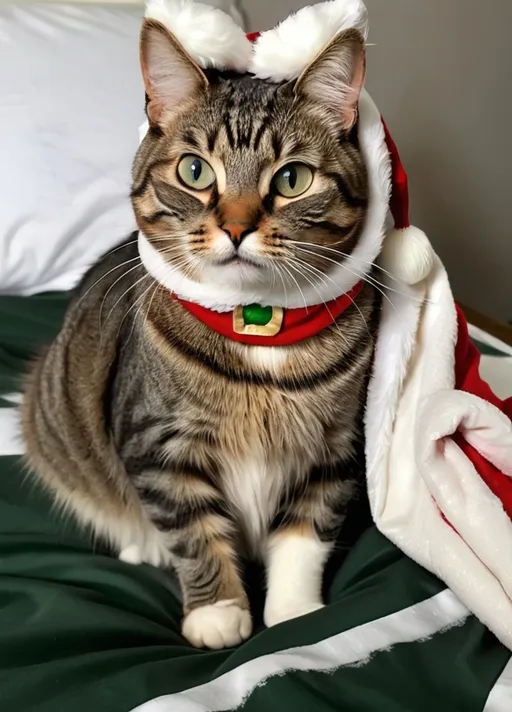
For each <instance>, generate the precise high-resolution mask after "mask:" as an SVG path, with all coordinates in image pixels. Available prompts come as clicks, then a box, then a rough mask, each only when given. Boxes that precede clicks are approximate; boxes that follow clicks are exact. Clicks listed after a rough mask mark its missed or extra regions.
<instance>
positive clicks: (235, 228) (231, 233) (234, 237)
mask: <svg viewBox="0 0 512 712" xmlns="http://www.w3.org/2000/svg"><path fill="white" fill-rule="evenodd" d="M221 229H222V230H224V232H225V233H226V235H227V236H228V237H229V239H230V240H231V242H232V243H233V245H234V246H235V247H236V248H238V247H240V245H241V244H242V241H243V240H244V239H245V238H246V237H247V235H250V234H251V232H254V231H255V230H256V226H255V225H250V224H248V223H246V222H225V223H224V224H223V225H221Z"/></svg>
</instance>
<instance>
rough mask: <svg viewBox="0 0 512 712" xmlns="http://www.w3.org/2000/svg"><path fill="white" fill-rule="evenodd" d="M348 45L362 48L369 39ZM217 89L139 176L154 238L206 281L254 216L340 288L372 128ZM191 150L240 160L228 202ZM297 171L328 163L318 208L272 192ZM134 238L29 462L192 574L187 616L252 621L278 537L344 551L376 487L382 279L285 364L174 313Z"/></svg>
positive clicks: (48, 379)
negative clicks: (235, 231) (375, 394)
mask: <svg viewBox="0 0 512 712" xmlns="http://www.w3.org/2000/svg"><path fill="white" fill-rule="evenodd" d="M151 29H152V30H153V31H158V32H161V28H159V27H158V26H157V25H156V24H155V23H149V24H147V25H146V27H145V30H144V31H145V32H149V31H150V30H151ZM148 41H149V40H148ZM347 42H348V43H349V44H350V43H354V42H356V43H357V42H359V43H360V42H362V40H358V38H357V37H355V35H354V34H353V33H352V34H349V35H348V38H345V44H347ZM359 46H360V45H358V47H359ZM178 50H179V48H178ZM179 51H181V50H179ZM328 51H332V49H329V50H328ZM317 62H318V60H317ZM194 71H195V70H194ZM198 71H199V70H198ZM208 79H209V85H208V87H207V89H203V90H202V93H200V94H198V95H197V96H194V97H193V98H191V99H190V101H189V102H188V103H187V102H185V103H184V107H185V108H184V109H183V110H181V111H179V112H174V113H172V112H171V113H169V114H168V115H166V116H165V120H164V119H162V115H161V111H160V113H158V112H156V114H157V116H158V117H159V118H158V121H153V123H152V127H151V130H150V132H149V134H148V137H147V138H146V140H145V141H144V142H143V144H142V146H141V148H140V151H139V152H138V155H137V158H136V160H135V165H134V189H133V203H134V209H135V213H136V216H137V220H138V223H139V227H140V228H141V229H142V230H143V231H144V233H145V234H146V236H147V237H148V238H149V239H150V240H152V241H153V244H154V246H155V247H156V248H157V249H159V250H161V252H162V254H163V255H164V257H165V258H166V259H168V260H169V262H170V263H171V264H181V265H182V269H184V270H187V271H188V276H189V277H191V278H195V279H197V280H200V279H201V274H202V273H201V270H200V269H199V267H198V261H197V260H199V259H204V260H205V263H206V262H208V259H209V258H208V255H209V251H210V248H211V245H212V243H213V242H214V240H215V239H218V238H216V237H215V230H217V229H218V228H217V226H219V225H224V224H226V223H232V222H235V223H236V222H240V221H241V222H243V223H244V224H250V225H251V226H257V228H258V230H259V233H260V235H261V245H262V247H261V249H262V250H263V251H265V254H266V257H267V259H272V260H275V262H276V264H279V260H280V259H282V260H284V259H293V257H294V256H295V257H296V258H297V260H299V259H301V260H303V261H304V262H305V264H307V265H309V269H310V271H309V273H308V272H305V271H304V270H302V272H301V270H300V266H299V267H298V268H297V274H296V280H295V284H296V283H297V279H299V281H300V280H302V283H305V282H304V280H303V279H302V277H303V276H304V275H306V276H305V277H304V279H307V275H308V274H309V279H312V278H313V276H314V274H315V272H314V270H316V271H317V272H318V271H319V270H320V271H321V274H325V275H328V274H329V271H330V267H331V262H332V257H336V255H335V254H334V250H335V249H336V248H335V246H336V245H337V246H339V248H340V256H339V259H338V260H336V261H337V262H339V261H341V259H342V255H343V252H345V253H346V252H350V251H351V250H352V249H353V247H354V245H355V244H357V240H358V236H359V234H360V231H361V227H362V224H363V220H364V215H365V210H366V205H367V190H368V189H367V182H366V172H365V168H364V163H363V160H362V157H361V155H360V152H359V148H358V145H357V137H356V130H355V128H356V127H350V128H348V127H346V126H343V125H341V124H340V122H339V121H337V120H335V118H333V116H332V115H331V114H330V113H329V112H328V111H325V110H323V109H322V108H321V107H320V108H319V106H318V104H317V103H315V102H313V101H310V102H308V100H307V96H306V95H304V96H303V97H302V101H301V102H300V103H299V104H298V103H297V102H296V100H295V95H294V94H293V91H292V89H291V88H290V87H279V86H276V85H274V84H271V83H268V82H263V81H257V80H255V79H252V78H249V77H237V76H230V75H219V74H216V75H214V74H211V73H210V75H209V76H208ZM152 101H155V99H154V98H153V97H152V96H151V94H150V95H149V106H148V114H149V116H150V118H152V113H151V102H152ZM155 111H156V110H155ZM153 118H154V114H153ZM186 153H195V154H197V153H198V154H200V155H205V154H206V155H208V156H209V160H210V162H211V165H212V166H213V167H214V168H215V166H217V165H220V164H222V166H223V170H224V171H225V176H226V178H225V184H224V185H223V188H222V191H221V190H220V188H219V187H218V186H214V187H213V188H212V190H211V191H209V192H207V193H205V194H201V195H198V194H194V193H193V191H192V190H188V189H185V188H184V187H183V186H181V185H180V184H179V181H178V180H177V178H176V175H175V166H176V162H177V160H178V159H179V157H180V156H182V155H183V154H186ZM283 156H289V157H290V158H292V157H295V159H297V160H302V161H306V162H308V163H310V164H312V165H314V166H316V167H317V171H318V174H319V175H320V176H321V181H320V183H319V185H318V187H317V189H316V190H315V191H314V192H313V193H312V194H311V195H309V196H308V197H305V198H303V199H302V200H300V199H298V200H292V201H286V200H285V199H283V198H280V197H279V196H276V195H271V194H270V193H268V192H267V193H266V194H265V195H261V194H260V193H259V192H258V181H259V177H260V174H261V170H262V166H265V167H266V168H265V170H267V169H268V167H269V166H272V165H273V164H274V163H275V162H276V161H279V160H281V158H282V157H283ZM292 237H293V239H294V240H301V239H302V240H304V243H309V244H312V243H314V244H317V245H324V246H331V248H332V252H326V253H325V254H326V255H328V256H329V255H330V257H324V256H323V253H322V252H321V251H320V250H309V248H306V247H304V248H302V249H303V252H298V251H297V250H296V249H295V245H294V242H293V240H292V239H291V238H292ZM340 238H341V239H340ZM134 242H135V241H134V240H131V241H129V242H127V243H126V244H125V245H123V246H122V247H120V248H119V249H118V250H116V251H114V252H113V253H111V254H110V255H108V256H106V257H105V258H104V259H103V260H102V261H101V262H100V263H99V264H98V265H96V266H95V267H93V268H92V270H91V271H90V273H89V274H88V275H86V277H85V278H84V280H83V282H82V284H81V286H80V287H79V288H78V290H77V294H76V297H75V299H74V300H73V302H72V304H71V305H70V307H69V309H68V312H67V314H66V317H65V322H64V325H63V327H62V330H61V332H60V334H59V335H58V337H57V338H56V340H55V341H54V343H53V344H52V345H51V346H50V348H49V349H48V351H47V352H46V353H45V354H44V355H43V356H42V357H41V358H40V359H39V360H38V361H37V363H36V364H35V365H34V368H33V370H32V372H31V374H30V377H29V379H28V381H27V388H26V394H25V402H24V410H23V428H24V435H25V439H26V442H27V451H28V460H29V463H30V465H31V467H32V468H33V470H34V471H35V472H36V474H37V475H38V476H39V478H41V480H42V481H43V482H44V483H45V485H46V486H47V487H48V488H49V489H50V490H51V491H52V492H53V493H54V495H55V497H56V498H57V501H58V502H59V503H61V504H62V505H63V506H64V507H65V508H66V509H68V510H70V511H72V512H73V514H74V515H75V516H76V517H77V518H78V519H79V520H80V521H81V522H82V523H83V524H86V525H89V526H91V527H92V529H93V531H94V532H95V533H96V534H97V535H99V536H102V537H105V538H107V539H108V540H109V541H110V543H111V545H112V547H113V548H114V550H115V551H116V552H117V553H119V552H121V551H122V550H124V549H126V548H127V547H133V546H136V548H137V550H139V551H140V552H141V558H142V559H143V560H145V561H149V562H150V563H153V564H155V565H164V566H165V565H169V564H170V565H172V566H173V567H174V569H175V571H176V572H177V574H178V577H179V579H180V582H181V586H182V591H183V602H184V611H185V613H188V612H189V611H191V610H193V609H195V608H197V607H200V606H204V605H207V604H211V603H215V602H217V601H223V600H226V599H227V600H229V601H234V602H236V603H237V604H238V605H239V606H240V607H241V608H242V609H246V608H247V607H248V602H247V597H246V594H245V592H244V588H243V585H242V582H241V578H240V573H239V564H240V561H241V559H242V557H244V556H247V555H250V556H260V557H262V558H263V559H265V556H266V551H267V547H268V546H269V542H271V541H272V540H273V538H274V539H275V537H277V536H285V535H287V533H294V534H297V533H299V534H300V535H302V536H305V537H309V538H315V539H318V540H321V541H325V542H330V543H332V542H334V540H335V538H336V536H337V534H338V532H339V529H340V527H341V524H342V523H343V519H344V516H345V512H346V507H347V505H348V503H349V501H350V499H351V498H352V497H353V495H354V492H355V489H356V486H357V481H358V480H360V478H361V476H362V463H361V462H358V461H357V459H356V458H355V453H356V451H358V447H357V446H358V443H360V442H361V438H362V432H361V430H362V429H361V412H362V406H363V403H364V400H365V389H366V383H367V377H368V373H369V368H370V364H371V358H372V349H373V336H374V334H375V331H376V327H377V317H378V305H377V300H376V297H375V292H374V289H373V287H372V286H371V285H370V284H365V286H364V289H363V290H362V291H361V293H360V294H359V296H358V298H357V303H356V304H355V305H354V306H353V307H351V308H349V309H348V310H347V311H346V312H345V313H344V314H343V315H342V316H341V317H340V318H339V320H338V322H337V323H336V324H335V325H333V326H332V327H331V328H329V329H326V330H325V331H323V332H321V333H320V334H318V335H317V336H315V337H313V338H311V339H309V340H308V341H304V342H301V343H298V344H296V345H294V346H290V347H287V348H286V353H285V357H284V358H283V357H282V352H281V354H275V363H273V361H272V358H271V357H268V356H267V357H266V358H261V354H260V349H258V348H255V347H250V346H243V345H240V344H237V343H235V342H233V341H230V340H228V339H226V338H224V337H222V336H220V335H218V334H217V333H215V332H213V331H211V330H210V329H209V328H208V327H207V326H205V325H204V324H202V323H201V322H199V321H197V320H196V319H195V317H193V316H192V315H191V314H190V313H189V312H188V311H186V310H185V309H184V308H183V307H182V306H181V305H180V303H179V302H177V301H174V300H173V299H172V298H171V296H170V294H169V293H168V291H167V290H166V289H165V288H164V287H162V286H161V285H159V284H158V283H157V282H156V281H155V280H154V279H153V278H152V277H151V276H150V275H149V274H148V273H146V271H145V269H144V267H143V266H142V265H141V263H140V260H139V258H138V252H137V247H136V245H135V244H134ZM172 250H175V251H174V252H173V251H172ZM191 256H194V258H197V260H195V261H194V262H192V261H191V260H189V258H190V257H191ZM180 260H181V263H180ZM183 260H189V261H188V263H187V264H183ZM329 260H330V261H329ZM283 264H284V263H283ZM297 264H298V265H299V264H300V263H299V262H298V261H297ZM301 275H302V276H301ZM286 279H287V280H288V278H287V277H286ZM288 284H289V288H290V289H291V288H294V282H293V281H291V280H288ZM268 353H270V352H267V354H268ZM359 449H360V448H359ZM256 480H257V481H256Z"/></svg>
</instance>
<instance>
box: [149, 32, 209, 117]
mask: <svg viewBox="0 0 512 712" xmlns="http://www.w3.org/2000/svg"><path fill="white" fill-rule="evenodd" d="M140 63H141V68H142V76H143V79H144V86H145V88H146V95H147V106H146V111H147V114H148V120H149V123H150V124H151V125H153V126H156V125H161V124H162V123H164V122H165V120H166V119H168V118H169V117H171V116H172V114H173V113H176V112H177V111H178V110H179V109H180V108H181V107H182V106H183V104H184V103H186V102H188V101H190V100H191V99H193V98H195V97H196V96H198V95H199V94H200V93H201V92H202V91H204V90H205V89H206V87H207V86H208V80H207V79H206V76H205V75H204V73H203V72H202V71H201V69H200V68H199V67H198V65H197V64H196V63H195V62H194V60H193V59H191V57H189V55H188V54H187V53H186V51H185V50H184V49H183V47H182V46H181V44H180V43H179V42H178V40H177V39H176V38H175V37H174V36H173V35H172V34H171V33H170V32H169V31H168V30H167V28H166V27H165V26H164V25H162V23H160V22H157V21H156V20H144V24H143V25H142V30H141V34H140Z"/></svg>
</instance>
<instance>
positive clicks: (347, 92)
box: [295, 29, 366, 130]
mask: <svg viewBox="0 0 512 712" xmlns="http://www.w3.org/2000/svg"><path fill="white" fill-rule="evenodd" d="M365 75H366V49H365V40H364V37H363V35H362V34H361V33H360V32H359V30H356V29H350V30H345V31H344V32H340V33H339V34H338V35H337V36H336V37H335V38H334V39H333V40H332V42H331V43H330V44H329V45H327V47H326V48H325V49H324V50H323V51H322V53H321V54H319V55H318V57H316V59H314V60H313V62H312V63H311V64H310V65H309V67H307V68H306V69H305V70H304V71H303V72H302V74H301V76H300V77H299V78H298V80H297V83H296V84H295V93H296V94H297V95H299V96H300V95H301V94H302V95H303V96H307V97H308V98H309V99H311V100H313V101H315V102H317V103H318V104H322V105H323V106H325V107H327V108H328V109H330V110H331V111H334V112H335V113H336V114H337V115H338V116H340V117H341V121H342V123H343V127H344V128H345V129H347V130H349V129H351V128H352V126H353V125H354V123H355V121H356V119H357V105H358V102H359V97H360V94H361V90H362V88H363V85H364V79H365Z"/></svg>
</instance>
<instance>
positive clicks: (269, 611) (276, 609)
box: [263, 601, 324, 628]
mask: <svg viewBox="0 0 512 712" xmlns="http://www.w3.org/2000/svg"><path fill="white" fill-rule="evenodd" d="M321 608H324V604H323V603H320V602H319V601H318V602H316V601H307V602H305V601H299V602H294V603H281V604H275V603H274V604H273V605H270V606H265V612H264V614H263V620H264V621H265V625H266V626H267V628H271V627H272V626H273V625H277V624H278V623H284V622H285V621H290V620H292V618H299V617H300V616H306V615H307V614H308V613H313V612H314V611H319V610H320V609H321Z"/></svg>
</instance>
